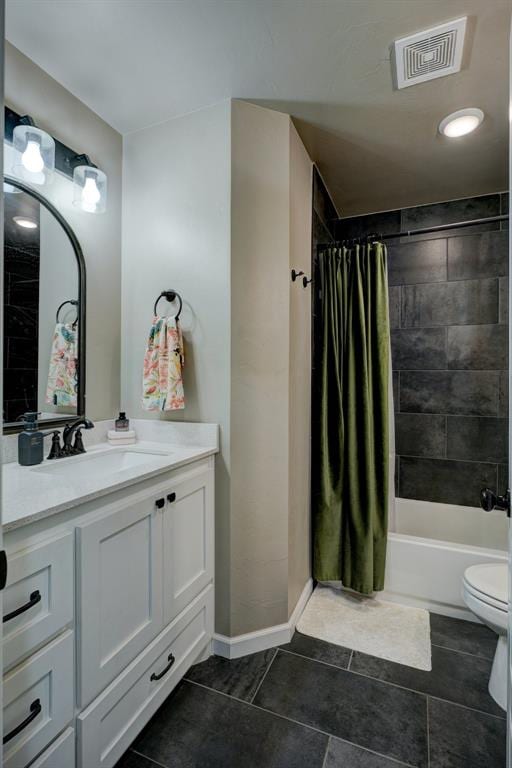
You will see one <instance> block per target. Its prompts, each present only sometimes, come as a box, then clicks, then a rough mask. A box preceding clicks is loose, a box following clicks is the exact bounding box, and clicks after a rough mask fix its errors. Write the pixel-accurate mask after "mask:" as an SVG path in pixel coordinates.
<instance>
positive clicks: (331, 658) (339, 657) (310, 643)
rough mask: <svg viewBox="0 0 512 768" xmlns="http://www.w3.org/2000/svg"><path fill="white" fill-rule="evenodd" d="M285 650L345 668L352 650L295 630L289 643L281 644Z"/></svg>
mask: <svg viewBox="0 0 512 768" xmlns="http://www.w3.org/2000/svg"><path fill="white" fill-rule="evenodd" d="M281 647H282V648H283V650H285V651H291V652H292V653H298V654H299V656H307V657H308V658H309V659H315V661H323V662H324V663H325V664H332V665H333V666H335V667H340V668H342V669H346V668H347V667H348V662H349V661H350V655H351V653H352V651H351V650H350V649H349V648H343V646H341V645H334V644H333V643H327V642H325V641H324V640H318V639H317V638H316V637H309V636H308V635H303V634H301V632H297V631H296V632H295V634H294V635H293V638H292V641H291V643H287V644H286V645H283V646H281Z"/></svg>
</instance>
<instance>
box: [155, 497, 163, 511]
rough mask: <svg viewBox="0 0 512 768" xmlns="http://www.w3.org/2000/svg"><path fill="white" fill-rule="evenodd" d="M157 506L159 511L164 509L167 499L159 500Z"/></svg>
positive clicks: (156, 502)
mask: <svg viewBox="0 0 512 768" xmlns="http://www.w3.org/2000/svg"><path fill="white" fill-rule="evenodd" d="M155 504H156V506H157V509H162V508H163V506H164V504H165V499H157V500H156V501H155Z"/></svg>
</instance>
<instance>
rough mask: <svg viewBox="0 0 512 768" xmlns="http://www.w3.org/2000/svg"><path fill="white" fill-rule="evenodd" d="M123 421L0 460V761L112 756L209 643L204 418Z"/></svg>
mask: <svg viewBox="0 0 512 768" xmlns="http://www.w3.org/2000/svg"><path fill="white" fill-rule="evenodd" d="M109 426H110V425H109V424H108V423H106V422H105V423H102V425H100V427H99V431H100V432H101V430H103V432H105V431H106V429H107V428H108V427H109ZM135 428H136V429H137V432H138V433H139V442H137V443H136V444H135V445H133V446H123V447H119V448H118V447H111V446H108V445H107V444H106V443H100V444H98V445H95V446H92V447H90V448H88V451H87V453H86V454H85V455H83V456H79V457H73V458H66V459H62V460H57V461H45V462H44V463H43V464H41V465H39V466H37V467H32V468H28V467H20V466H19V465H17V464H16V463H14V462H10V463H7V464H4V472H3V496H4V532H5V539H4V543H5V549H6V551H7V558H8V578H7V586H6V589H5V591H4V603H3V608H4V619H3V621H4V625H3V627H4V644H3V651H4V655H3V669H4V678H3V679H4V710H3V717H4V738H5V737H7V738H8V741H7V743H6V744H5V745H4V766H5V768H24V767H25V766H28V765H31V766H36V767H37V768H43V766H44V768H73V766H76V768H100V766H105V768H106V767H107V766H114V765H115V763H116V762H117V760H118V759H119V758H120V757H121V755H122V754H123V752H124V751H125V750H126V749H127V748H128V746H129V745H130V744H131V742H132V741H133V739H134V738H135V737H136V735H137V733H138V732H139V731H140V730H141V728H142V727H143V726H144V725H145V724H146V722H147V721H148V720H149V718H150V717H151V716H152V714H153V713H154V712H155V711H156V710H157V709H158V707H159V706H160V705H161V704H162V702H163V701H164V699H165V698H166V697H167V696H168V695H169V693H170V692H171V691H172V690H173V688H174V687H175V686H176V684H177V683H178V681H179V680H180V679H181V678H182V677H183V675H184V674H185V672H186V671H187V669H188V668H189V667H190V666H191V664H193V663H194V662H196V661H197V660H198V659H200V658H202V657H206V656H207V655H209V653H210V644H211V638H212V633H213V609H214V603H213V573H214V571H213V569H214V454H215V453H216V451H217V427H216V426H215V425H187V424H170V423H163V422H144V421H140V422H137V421H136V422H135ZM95 431H96V430H95ZM12 439H14V438H12Z"/></svg>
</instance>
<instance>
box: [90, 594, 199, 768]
mask: <svg viewBox="0 0 512 768" xmlns="http://www.w3.org/2000/svg"><path fill="white" fill-rule="evenodd" d="M212 632H213V587H212V586H209V587H208V588H207V589H206V590H205V591H204V592H203V593H201V595H199V596H198V597H197V598H196V599H195V600H194V601H193V603H192V604H191V605H190V607H189V608H187V609H186V610H185V611H183V613H181V614H180V615H179V616H178V617H177V618H176V619H175V621H173V622H172V624H170V625H169V626H168V627H166V629H164V630H163V632H161V633H160V635H158V637H156V638H155V640H154V641H153V642H152V643H151V645H150V646H148V648H146V650H145V651H143V652H142V653H141V654H140V656H138V657H137V659H135V661H134V662H133V663H132V664H131V665H130V666H129V667H128V668H127V669H125V670H124V671H123V672H122V673H121V674H120V675H119V677H118V678H117V679H116V680H115V681H114V682H113V683H112V684H111V685H110V686H109V687H108V688H107V689H106V690H105V691H103V693H102V694H100V696H98V698H97V699H96V700H95V701H93V702H92V704H91V705H90V706H89V707H88V708H87V709H86V710H85V711H84V712H82V714H80V715H79V716H78V718H77V740H78V750H77V754H78V765H79V768H91V766H94V768H112V766H114V765H115V764H116V762H117V760H119V758H120V757H121V755H122V754H123V753H124V752H125V751H126V749H128V747H129V746H130V744H131V743H132V741H133V739H134V738H135V737H136V736H137V734H138V733H139V732H140V731H141V730H142V728H143V727H144V725H145V724H146V723H147V722H148V720H149V719H150V717H151V716H152V715H153V714H154V713H155V711H156V710H157V709H158V707H159V706H160V705H161V704H162V702H163V701H164V700H165V699H166V698H167V696H168V695H169V693H170V692H171V691H172V690H173V688H174V687H175V686H176V685H177V683H178V682H179V680H180V679H181V678H182V677H183V675H184V674H185V672H186V671H187V669H188V668H189V667H190V665H191V664H192V663H193V662H194V661H195V659H197V657H198V656H199V655H200V653H201V652H202V651H203V650H204V648H205V646H206V645H207V644H208V642H209V641H210V640H211V636H212ZM171 654H172V656H171ZM173 658H174V661H173V662H172V659H173ZM171 662H172V664H171Z"/></svg>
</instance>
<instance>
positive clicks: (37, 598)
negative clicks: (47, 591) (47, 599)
mask: <svg viewBox="0 0 512 768" xmlns="http://www.w3.org/2000/svg"><path fill="white" fill-rule="evenodd" d="M40 602H41V593H40V591H39V590H38V589H36V590H35V592H31V593H30V598H29V601H28V603H25V605H21V606H20V607H19V608H16V610H15V611H12V612H11V613H6V614H5V616H4V618H3V623H4V624H5V622H6V621H10V620H11V619H15V618H16V616H20V615H21V614H22V613H25V611H28V610H29V609H30V608H32V606H33V605H37V604H38V603H40Z"/></svg>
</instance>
